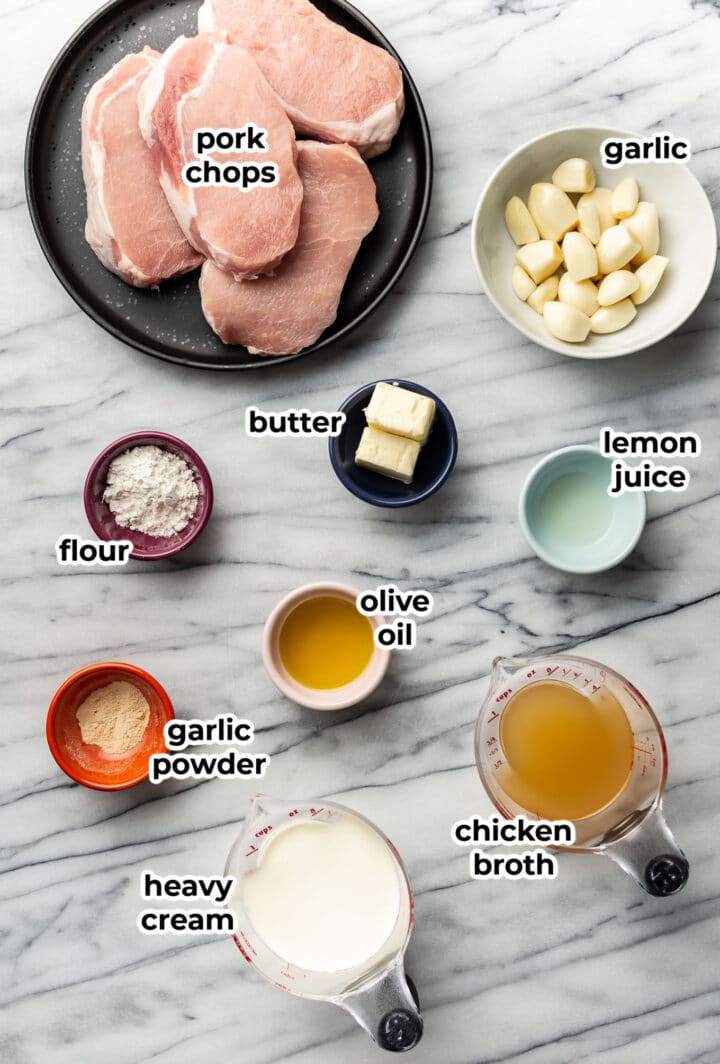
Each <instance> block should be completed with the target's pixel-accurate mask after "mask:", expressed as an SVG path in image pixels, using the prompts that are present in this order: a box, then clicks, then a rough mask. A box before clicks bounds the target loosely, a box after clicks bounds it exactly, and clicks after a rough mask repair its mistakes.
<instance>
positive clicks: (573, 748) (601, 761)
mask: <svg viewBox="0 0 720 1064" xmlns="http://www.w3.org/2000/svg"><path fill="white" fill-rule="evenodd" d="M500 744H501V746H502V749H503V752H504V754H505V760H506V764H505V765H504V766H503V768H502V770H501V772H502V776H501V785H502V787H503V789H504V790H505V792H506V793H507V794H508V795H509V796H510V797H511V798H512V799H513V800H514V801H515V802H517V803H518V805H520V806H522V808H523V809H526V810H527V811H528V812H530V813H534V814H535V815H536V816H538V817H544V818H546V819H548V820H581V819H583V818H584V817H588V816H592V815H593V813H597V812H599V810H601V809H603V808H604V807H605V806H606V805H608V804H609V803H610V802H612V801H613V800H614V799H615V798H616V797H617V796H618V794H619V793H620V792H621V791H622V790H623V788H624V787H625V785H626V783H627V781H628V778H629V776H630V772H631V769H632V764H633V755H634V751H633V734H632V729H631V727H630V723H629V721H628V719H627V716H626V715H625V713H624V711H623V709H622V706H621V705H620V703H619V702H618V701H617V699H616V698H615V697H614V695H612V694H611V693H610V692H609V691H607V690H606V689H605V688H602V687H601V688H600V689H599V690H598V691H596V692H595V693H594V694H587V693H585V692H582V691H579V690H577V689H576V688H575V687H572V686H571V685H570V684H567V683H564V682H562V681H557V680H545V681H538V682H535V683H531V684H529V685H528V686H527V687H525V688H522V689H521V690H520V691H518V692H517V693H516V694H515V695H513V696H512V697H511V698H510V701H509V702H508V704H507V705H506V707H505V709H504V711H503V714H502V717H501V719H500Z"/></svg>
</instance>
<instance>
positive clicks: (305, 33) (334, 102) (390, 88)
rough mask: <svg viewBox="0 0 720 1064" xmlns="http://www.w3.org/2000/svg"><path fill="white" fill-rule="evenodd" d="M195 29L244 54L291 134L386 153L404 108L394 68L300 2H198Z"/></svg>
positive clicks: (400, 82) (370, 46)
mask: <svg viewBox="0 0 720 1064" xmlns="http://www.w3.org/2000/svg"><path fill="white" fill-rule="evenodd" d="M198 25H199V27H200V30H201V31H207V30H214V29H217V30H226V31H227V33H229V35H230V37H231V39H232V40H234V41H237V42H238V43H239V44H242V45H243V47H244V48H247V50H248V51H249V52H250V54H251V55H252V56H253V57H254V59H255V60H256V61H257V63H258V65H259V66H260V69H261V70H262V72H263V74H264V75H265V77H266V78H267V79H268V81H269V82H270V84H271V85H272V87H273V88H274V89H275V92H276V93H277V94H278V97H279V99H280V101H281V103H282V105H283V107H284V108H285V110H286V111H287V113H288V114H289V115H290V118H291V120H292V122H293V125H294V126H295V128H296V129H297V130H298V132H300V133H304V134H306V135H308V136H310V137H316V138H317V139H318V140H327V141H330V143H332V144H353V145H354V146H355V147H356V148H357V149H358V151H359V152H360V154H361V155H363V156H364V157H365V158H366V159H369V158H371V157H372V156H373V155H380V153H381V152H384V151H387V149H388V148H389V147H390V142H391V141H392V139H393V137H394V136H395V134H396V133H397V130H398V126H399V125H400V119H401V118H402V115H403V109H404V106H405V97H404V95H403V79H402V72H401V70H400V67H399V66H398V64H397V62H396V61H395V59H393V57H392V56H391V55H390V54H389V53H388V52H386V51H385V50H384V49H383V48H378V47H377V46H376V45H374V44H369V43H368V42H367V41H364V40H363V39H362V38H361V37H357V36H356V35H355V34H354V33H349V32H348V31H347V30H346V29H344V28H343V27H342V26H338V25H337V23H335V22H331V21H330V19H328V18H326V17H325V15H323V14H322V13H321V12H320V11H318V9H317V8H316V7H314V6H313V5H312V4H311V3H309V2H308V0H205V3H204V4H203V6H202V7H201V8H200V14H199V16H198Z"/></svg>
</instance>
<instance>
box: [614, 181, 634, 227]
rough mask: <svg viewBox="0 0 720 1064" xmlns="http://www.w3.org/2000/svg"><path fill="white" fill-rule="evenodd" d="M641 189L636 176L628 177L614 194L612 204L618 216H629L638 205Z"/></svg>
mask: <svg viewBox="0 0 720 1064" xmlns="http://www.w3.org/2000/svg"><path fill="white" fill-rule="evenodd" d="M639 199H640V189H639V188H638V183H637V181H636V180H635V178H634V177H626V178H624V180H622V181H621V182H620V184H619V185H618V186H617V188H616V189H615V191H614V192H613V194H612V199H611V200H610V205H611V207H612V212H613V214H614V215H615V217H616V218H629V217H630V215H631V214H632V213H633V211H634V210H635V208H636V207H637V205H638V200H639Z"/></svg>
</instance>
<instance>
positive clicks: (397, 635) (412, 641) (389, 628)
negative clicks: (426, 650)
mask: <svg viewBox="0 0 720 1064" xmlns="http://www.w3.org/2000/svg"><path fill="white" fill-rule="evenodd" d="M434 605H435V602H434V599H433V597H432V595H431V594H430V592H429V591H422V590H418V591H401V590H400V589H399V588H398V587H396V586H395V584H380V585H379V586H378V587H376V588H375V590H374V591H361V592H360V594H359V595H358V597H357V598H356V599H355V606H356V607H357V610H358V612H359V613H362V614H363V615H364V616H365V617H375V616H377V615H378V614H383V615H384V614H388V613H389V614H394V615H395V618H396V619H395V620H394V621H392V622H390V623H389V624H381V625H380V627H379V628H376V629H375V635H374V638H375V645H376V646H378V647H380V648H381V649H382V650H413V649H414V648H415V646H416V644H417V622H416V621H414V620H413V619H412V616H415V617H429V616H430V614H431V613H432V611H433V606H434ZM411 615H412V616H411Z"/></svg>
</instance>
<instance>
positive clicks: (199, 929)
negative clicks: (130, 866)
mask: <svg viewBox="0 0 720 1064" xmlns="http://www.w3.org/2000/svg"><path fill="white" fill-rule="evenodd" d="M235 886H236V880H235V877H234V876H158V875H155V873H154V872H151V871H150V870H149V869H145V871H143V872H142V874H141V877H140V896H141V898H142V899H143V901H154V900H158V899H164V898H183V899H185V898H188V899H189V898H192V899H202V900H203V901H209V902H210V903H211V904H212V905H216V906H221V905H225V904H226V903H227V901H228V899H229V898H230V896H231V894H232V892H233V891H234V890H235ZM137 927H138V931H141V932H142V933H143V935H233V934H235V932H236V931H237V917H236V916H235V913H234V912H232V911H231V910H229V909H222V910H221V909H219V908H218V909H143V911H142V912H141V913H139V914H138V918H137Z"/></svg>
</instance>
